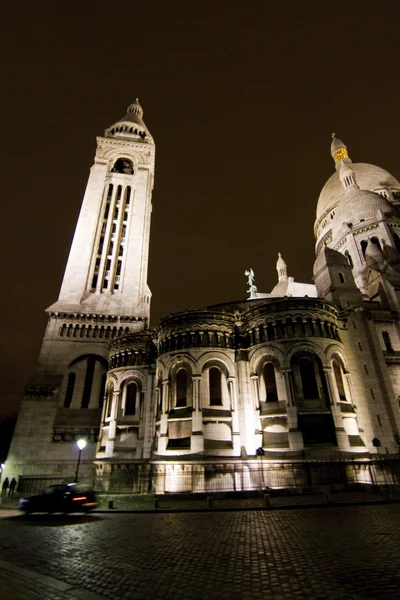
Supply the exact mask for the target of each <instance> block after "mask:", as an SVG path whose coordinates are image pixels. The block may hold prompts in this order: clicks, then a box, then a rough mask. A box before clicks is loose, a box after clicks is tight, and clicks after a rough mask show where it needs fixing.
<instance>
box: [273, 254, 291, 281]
mask: <svg viewBox="0 0 400 600" xmlns="http://www.w3.org/2000/svg"><path fill="white" fill-rule="evenodd" d="M276 270H277V271H278V281H287V280H288V275H287V265H286V263H285V261H284V260H283V258H282V255H281V253H280V252H278V260H277V262H276Z"/></svg>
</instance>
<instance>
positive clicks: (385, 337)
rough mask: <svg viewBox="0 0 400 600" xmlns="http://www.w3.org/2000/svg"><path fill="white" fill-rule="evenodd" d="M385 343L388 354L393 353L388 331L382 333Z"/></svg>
mask: <svg viewBox="0 0 400 600" xmlns="http://www.w3.org/2000/svg"><path fill="white" fill-rule="evenodd" d="M382 337H383V341H384V343H385V348H386V352H393V346H392V342H391V341H390V335H389V332H388V331H382Z"/></svg>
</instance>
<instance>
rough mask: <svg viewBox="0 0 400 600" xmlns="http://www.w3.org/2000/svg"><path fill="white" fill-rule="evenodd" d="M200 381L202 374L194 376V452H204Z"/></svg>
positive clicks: (191, 445)
mask: <svg viewBox="0 0 400 600" xmlns="http://www.w3.org/2000/svg"><path fill="white" fill-rule="evenodd" d="M200 382H201V375H193V376H192V385H193V413H192V436H191V441H190V449H191V451H192V452H203V450H204V435H203V415H202V412H201V408H200Z"/></svg>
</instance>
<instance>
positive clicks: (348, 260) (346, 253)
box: [344, 250, 354, 268]
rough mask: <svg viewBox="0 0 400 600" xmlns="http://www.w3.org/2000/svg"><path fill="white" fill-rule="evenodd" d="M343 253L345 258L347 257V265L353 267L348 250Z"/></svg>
mask: <svg viewBox="0 0 400 600" xmlns="http://www.w3.org/2000/svg"><path fill="white" fill-rule="evenodd" d="M344 254H345V256H346V258H347V262H348V263H349V265H350V266H351V268H353V267H354V264H353V259H352V258H351V255H350V253H349V251H348V250H346V252H345V253H344Z"/></svg>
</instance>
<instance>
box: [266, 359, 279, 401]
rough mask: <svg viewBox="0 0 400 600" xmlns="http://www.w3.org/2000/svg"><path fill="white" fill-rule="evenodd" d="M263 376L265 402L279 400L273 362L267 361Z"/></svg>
mask: <svg viewBox="0 0 400 600" xmlns="http://www.w3.org/2000/svg"><path fill="white" fill-rule="evenodd" d="M263 377H264V384H265V402H277V401H278V390H277V387H276V377H275V367H274V365H273V364H272V363H271V362H267V363H265V365H264V368H263Z"/></svg>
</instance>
